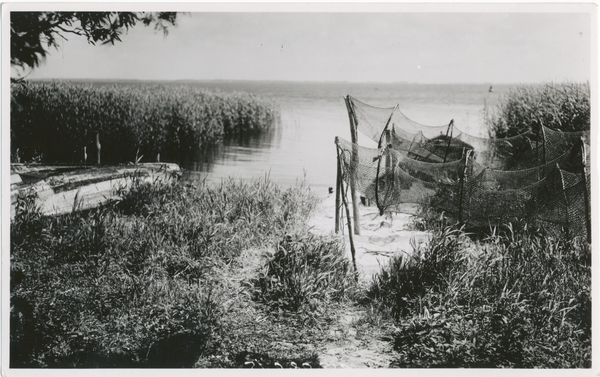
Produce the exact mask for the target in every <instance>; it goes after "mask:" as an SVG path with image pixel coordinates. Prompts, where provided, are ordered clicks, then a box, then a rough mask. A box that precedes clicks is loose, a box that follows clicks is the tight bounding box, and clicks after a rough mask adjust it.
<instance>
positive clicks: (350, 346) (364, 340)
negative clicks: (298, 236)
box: [309, 194, 429, 369]
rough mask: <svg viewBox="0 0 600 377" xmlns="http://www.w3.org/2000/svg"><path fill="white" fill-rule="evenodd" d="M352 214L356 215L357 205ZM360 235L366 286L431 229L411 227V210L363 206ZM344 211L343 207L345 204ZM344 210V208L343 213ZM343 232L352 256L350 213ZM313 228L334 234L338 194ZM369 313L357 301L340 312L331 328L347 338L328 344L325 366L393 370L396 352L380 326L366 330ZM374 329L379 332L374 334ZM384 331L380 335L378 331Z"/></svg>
mask: <svg viewBox="0 0 600 377" xmlns="http://www.w3.org/2000/svg"><path fill="white" fill-rule="evenodd" d="M349 206H350V213H352V205H351V204H349ZM359 208H360V226H361V227H360V233H361V234H360V235H353V237H354V245H355V249H356V265H357V269H358V271H359V276H360V280H361V282H362V284H368V283H369V282H370V281H371V279H372V276H373V274H375V273H377V272H379V271H380V266H381V265H385V264H387V262H388V260H389V259H390V257H391V256H393V255H396V254H402V253H407V254H410V253H411V252H412V250H413V246H412V245H411V240H412V243H413V244H414V245H419V244H422V243H425V242H428V241H429V234H428V233H427V232H420V231H414V230H408V225H409V224H410V223H411V218H412V216H411V215H409V214H401V213H396V214H385V215H384V216H380V215H379V210H378V209H377V207H376V206H374V205H372V206H363V205H360V207H359ZM342 209H343V207H342ZM343 213H344V214H345V210H344V211H343ZM343 220H344V221H343V227H342V229H341V231H342V230H343V234H342V232H341V231H340V235H339V236H340V237H343V238H344V240H345V241H346V242H345V244H346V252H347V253H348V258H351V253H350V242H349V238H348V227H347V223H346V217H345V216H344V217H343ZM309 224H310V226H312V231H313V232H315V233H318V234H331V233H335V194H331V195H329V197H327V198H326V199H324V200H323V201H322V202H321V203H320V204H319V206H318V208H317V210H316V213H315V214H314V216H313V217H312V218H311V219H310V220H309ZM365 316H368V314H367V313H366V312H365V308H364V307H361V306H360V305H358V304H354V305H352V306H350V307H348V308H346V311H345V312H344V313H340V316H339V318H338V321H337V322H336V323H335V324H334V326H333V329H334V330H332V331H340V332H342V333H343V334H345V336H344V337H343V340H341V341H337V342H328V343H326V344H325V345H324V346H323V349H322V350H321V352H320V353H319V360H320V363H321V366H323V367H324V368H334V369H339V368H343V369H358V368H388V367H389V365H390V363H391V362H392V360H394V357H395V352H394V350H393V347H392V344H391V343H390V342H389V340H385V339H383V338H382V337H381V335H382V334H379V332H378V331H376V329H371V330H372V331H369V332H367V333H364V328H363V326H361V325H360V322H359V319H360V318H361V317H365ZM373 330H375V331H374V332H373ZM378 334H379V335H378Z"/></svg>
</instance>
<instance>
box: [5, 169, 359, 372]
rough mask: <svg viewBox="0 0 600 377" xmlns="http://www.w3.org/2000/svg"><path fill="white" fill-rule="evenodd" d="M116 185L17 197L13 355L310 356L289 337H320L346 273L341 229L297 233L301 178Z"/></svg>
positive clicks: (47, 361)
mask: <svg viewBox="0 0 600 377" xmlns="http://www.w3.org/2000/svg"><path fill="white" fill-rule="evenodd" d="M121 197H122V199H121V200H120V201H119V202H117V203H112V204H109V205H106V206H104V207H101V208H97V209H94V210H90V211H86V212H74V213H72V214H68V215H64V216H53V217H43V216H41V214H40V212H39V210H38V207H37V206H36V197H35V195H24V196H21V197H19V199H18V203H17V208H16V215H15V218H14V219H13V221H12V222H11V360H10V362H11V367H34V368H35V367H192V366H203V365H205V366H206V365H208V366H213V367H214V366H228V367H248V366H249V365H250V364H246V363H249V362H253V360H262V365H263V366H264V367H267V366H271V367H277V366H276V365H275V363H276V362H277V363H279V364H278V365H281V366H282V367H293V366H294V365H296V366H297V367H299V368H301V367H302V364H306V365H305V366H304V367H305V368H306V367H318V366H319V364H318V360H317V359H316V358H315V357H314V348H311V347H306V346H303V345H297V344H296V342H295V341H293V343H290V342H291V341H290V338H292V339H293V338H294V337H299V339H303V341H301V342H300V343H303V342H304V343H306V342H307V340H306V339H307V338H308V339H319V338H320V337H322V335H323V332H324V331H325V327H326V324H327V320H326V319H323V318H322V316H321V314H323V310H324V308H327V307H328V305H329V304H332V303H334V302H336V301H339V300H341V299H342V298H343V297H344V296H345V294H346V291H347V290H349V287H350V285H351V284H352V279H351V278H348V275H349V273H348V271H349V269H348V262H347V261H345V260H344V259H343V257H342V255H341V252H342V250H343V248H341V247H340V245H339V241H337V243H336V241H335V240H333V239H330V238H327V237H325V238H322V237H320V236H312V235H309V236H307V235H306V234H307V233H306V232H307V227H306V219H307V218H308V217H309V215H310V213H311V211H312V210H313V208H314V206H315V204H316V198H315V196H314V194H312V192H311V191H310V189H309V188H308V187H306V186H304V185H303V184H299V185H296V186H294V187H291V188H287V189H283V188H281V187H280V186H278V185H276V184H274V183H273V182H272V181H270V180H269V179H268V177H265V178H262V179H256V180H253V181H251V182H243V181H234V180H227V181H224V182H222V183H221V184H220V185H216V186H201V187H194V186H192V185H190V184H187V185H185V184H175V185H172V184H161V183H154V184H148V183H136V182H134V184H133V186H132V187H131V188H130V189H128V190H123V191H122V192H121ZM298 234H302V235H303V236H298ZM273 249H275V250H277V251H274V250H273ZM251 260H253V261H254V262H253V263H248V261H251ZM285 263H292V264H295V265H296V267H297V268H295V269H287V268H279V269H278V268H277V266H283V265H284V264H285ZM340 267H343V268H342V269H340ZM261 271H262V273H260V272H261ZM275 279H277V283H275ZM298 292H301V293H302V294H303V296H302V295H300V296H297V295H296V294H297V293H298ZM272 297H278V301H277V302H279V303H282V304H281V305H279V304H277V305H271V303H273V302H275V301H272V300H271V298H272ZM298 297H300V299H298ZM285 302H288V304H285ZM233 313H236V315H234V316H232V314H233ZM261 318H262V320H261ZM265 321H266V322H265ZM309 323H310V324H312V326H310V327H306V328H304V329H301V327H302V326H305V325H307V324H309ZM282 329H283V330H282ZM266 333H269V334H270V335H269V336H265V334H266ZM273 339H279V340H280V341H281V342H283V344H292V346H285V347H284V346H280V347H277V343H274V342H273V341H272V340H273ZM233 340H235V341H233ZM308 342H309V343H310V342H311V340H308ZM269 360H271V361H269ZM292 362H294V363H296V364H293V363H292ZM298 363H300V364H298ZM257 365H258V364H257Z"/></svg>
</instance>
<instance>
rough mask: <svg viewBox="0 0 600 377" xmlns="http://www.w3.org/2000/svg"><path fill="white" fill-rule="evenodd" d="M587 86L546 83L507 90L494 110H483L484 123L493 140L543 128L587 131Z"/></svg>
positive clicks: (588, 102)
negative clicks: (494, 137)
mask: <svg viewBox="0 0 600 377" xmlns="http://www.w3.org/2000/svg"><path fill="white" fill-rule="evenodd" d="M590 116H591V111H590V86H589V83H575V82H565V83H545V84H542V85H521V86H517V87H515V88H512V89H510V91H509V92H508V93H507V94H506V95H505V96H504V97H502V98H501V99H500V100H499V101H498V103H497V104H496V107H495V108H489V107H487V106H486V107H485V108H484V123H485V124H486V126H487V127H488V129H489V131H490V134H491V135H492V136H496V137H500V138H501V137H510V136H515V135H518V134H521V133H524V132H525V131H528V130H531V131H533V132H536V131H537V130H538V129H539V128H540V126H542V125H543V126H546V127H549V128H551V129H553V130H559V131H562V132H571V131H589V129H590Z"/></svg>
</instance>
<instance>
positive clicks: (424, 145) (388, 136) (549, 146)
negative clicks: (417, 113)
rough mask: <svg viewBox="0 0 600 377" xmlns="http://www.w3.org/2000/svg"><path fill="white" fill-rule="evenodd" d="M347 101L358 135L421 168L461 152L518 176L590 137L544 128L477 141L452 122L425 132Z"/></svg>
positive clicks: (392, 113) (397, 114)
mask: <svg viewBox="0 0 600 377" xmlns="http://www.w3.org/2000/svg"><path fill="white" fill-rule="evenodd" d="M348 100H349V103H350V110H351V111H350V116H351V118H352V120H353V122H354V124H355V125H356V127H357V129H358V130H359V131H361V133H363V134H365V135H366V136H368V137H369V138H370V139H372V140H374V141H376V142H379V140H380V138H382V135H383V139H384V140H385V142H384V144H386V145H391V146H392V148H393V149H395V150H398V151H402V152H406V153H407V154H408V156H409V157H411V158H413V159H417V160H421V161H426V162H434V163H440V162H448V161H454V160H458V159H460V158H461V157H462V155H463V151H464V150H465V149H471V150H473V152H474V155H473V156H474V159H475V160H476V161H477V163H479V164H480V165H483V166H484V167H487V168H490V169H496V170H522V169H527V168H533V167H536V166H538V165H542V164H545V163H547V162H548V161H552V160H554V159H556V158H558V157H560V156H561V155H562V154H564V152H565V151H566V150H568V149H569V148H570V147H571V146H573V145H575V144H576V143H577V142H578V141H579V140H581V138H583V139H584V141H585V143H586V144H588V145H589V143H590V132H589V131H582V132H560V131H554V130H552V129H550V128H547V127H544V126H542V127H541V130H540V132H532V131H528V132H525V133H523V134H521V135H517V136H513V137H509V138H501V139H492V138H480V137H476V136H473V135H470V134H468V133H466V132H463V131H461V130H460V129H458V128H457V127H456V126H454V122H453V121H450V122H449V123H448V124H447V125H443V126H427V125H423V124H420V123H417V122H415V121H413V120H411V119H409V118H408V117H406V116H405V115H404V114H403V113H402V112H401V111H400V110H398V109H397V107H388V108H380V107H375V106H371V105H368V104H366V103H364V102H361V101H359V100H357V99H355V98H353V97H351V96H348ZM388 123H389V125H388ZM386 125H388V127H387V131H386V132H384V129H385V127H386Z"/></svg>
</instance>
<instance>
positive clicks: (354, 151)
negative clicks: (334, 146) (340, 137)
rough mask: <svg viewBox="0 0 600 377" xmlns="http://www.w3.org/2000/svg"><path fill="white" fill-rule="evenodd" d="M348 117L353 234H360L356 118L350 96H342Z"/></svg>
mask: <svg viewBox="0 0 600 377" xmlns="http://www.w3.org/2000/svg"><path fill="white" fill-rule="evenodd" d="M344 100H345V102H346V109H347V110H348V119H349V120H350V137H351V139H352V143H353V144H354V145H353V146H352V158H351V161H352V163H351V164H350V172H349V173H350V177H349V178H350V195H351V197H352V210H353V215H354V234H357V235H360V210H359V208H358V195H357V194H356V166H357V165H358V134H357V129H356V128H357V125H356V121H355V120H356V119H355V117H354V112H353V110H352V105H351V103H350V96H346V97H344Z"/></svg>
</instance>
